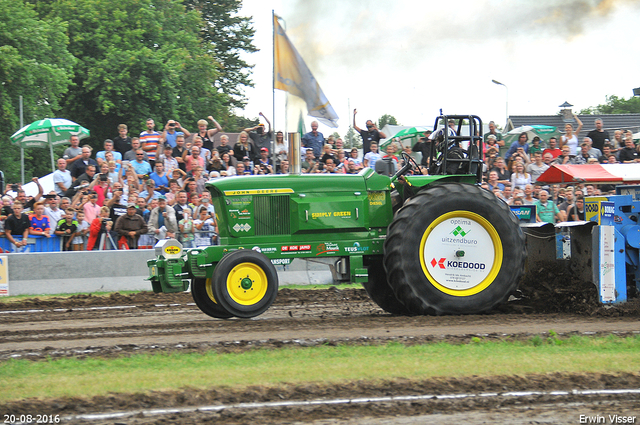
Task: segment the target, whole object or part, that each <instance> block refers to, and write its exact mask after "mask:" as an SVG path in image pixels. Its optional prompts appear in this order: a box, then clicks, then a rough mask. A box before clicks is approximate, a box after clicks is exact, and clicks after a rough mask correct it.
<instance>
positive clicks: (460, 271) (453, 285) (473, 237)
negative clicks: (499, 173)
mask: <svg viewBox="0 0 640 425" xmlns="http://www.w3.org/2000/svg"><path fill="white" fill-rule="evenodd" d="M384 252H385V256H384V266H385V269H386V271H387V279H388V281H389V284H390V285H391V287H392V288H393V292H394V293H395V295H396V297H397V298H398V299H399V300H400V301H401V302H402V304H404V305H405V306H406V307H407V309H408V310H409V311H410V312H411V313H412V314H477V313H483V312H487V311H489V310H491V309H492V308H494V307H495V306H496V305H498V304H500V303H501V302H504V301H506V300H507V298H508V297H509V295H510V294H511V293H513V292H514V291H515V289H516V287H517V285H518V280H519V279H520V276H521V275H522V273H523V271H524V262H525V258H526V248H525V240H524V235H523V233H522V231H521V229H520V227H519V225H518V221H517V219H516V217H515V216H514V215H513V214H512V213H511V211H510V210H509V207H508V206H507V204H505V203H504V202H503V201H501V200H499V199H498V198H496V196H495V195H494V194H493V193H491V192H489V191H486V190H484V189H481V188H480V187H478V186H472V185H467V184H460V183H444V184H439V185H436V186H433V187H430V188H427V189H425V190H423V191H421V192H420V193H418V194H417V195H416V196H415V197H413V198H411V199H410V200H408V201H407V202H406V203H405V205H404V206H403V207H402V208H401V209H400V210H399V211H398V212H397V214H396V216H395V218H394V220H393V222H392V223H391V225H390V226H389V231H388V233H387V238H386V240H385V243H384Z"/></svg>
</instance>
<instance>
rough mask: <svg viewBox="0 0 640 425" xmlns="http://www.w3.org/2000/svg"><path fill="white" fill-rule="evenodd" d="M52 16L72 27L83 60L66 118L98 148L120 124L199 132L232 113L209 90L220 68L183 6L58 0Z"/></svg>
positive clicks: (158, 1)
mask: <svg viewBox="0 0 640 425" xmlns="http://www.w3.org/2000/svg"><path fill="white" fill-rule="evenodd" d="M45 3H46V2H45ZM39 4H40V3H39ZM51 14H52V15H53V16H56V17H59V18H60V19H62V20H64V21H66V22H68V24H69V30H68V34H69V39H70V43H69V50H70V51H71V53H72V54H73V55H74V56H75V57H76V58H78V59H79V61H78V64H77V66H76V68H75V77H74V79H73V83H74V85H75V87H74V89H73V90H71V91H70V92H69V94H68V95H67V96H66V97H65V98H64V102H63V112H64V114H65V115H66V117H67V118H70V119H72V120H74V121H77V122H79V123H80V124H82V125H84V126H85V127H87V128H89V129H90V130H91V133H92V137H95V138H97V139H98V141H95V142H94V145H95V146H96V147H97V146H101V144H102V143H101V141H102V140H103V139H105V138H107V137H114V136H116V134H117V132H116V127H117V125H118V124H120V123H125V124H127V125H128V126H129V128H130V129H131V131H130V134H131V135H137V134H138V132H140V131H141V130H142V129H144V122H145V120H146V119H147V118H153V119H155V120H156V122H157V123H158V124H159V126H160V127H162V126H163V124H164V123H165V122H166V121H167V120H168V119H177V120H179V121H182V123H183V124H184V125H185V127H187V128H188V129H191V130H195V128H194V127H193V126H194V125H195V121H196V120H197V119H199V118H202V117H206V116H207V115H214V116H216V117H218V118H221V121H223V119H222V118H224V117H226V116H227V115H228V100H227V96H225V95H224V94H222V93H220V92H219V91H218V90H217V89H216V87H215V86H214V85H213V84H212V82H213V81H215V79H216V78H217V69H218V64H217V62H216V61H215V59H214V58H213V57H212V55H211V54H209V52H208V51H207V49H205V48H204V47H203V46H202V43H201V40H200V38H199V28H201V26H202V20H201V18H200V16H199V14H198V13H197V12H195V11H186V10H185V7H184V6H183V5H182V3H181V2H180V1H179V0H120V1H117V2H113V1H110V0H58V1H56V2H54V3H53V7H52V9H51Z"/></svg>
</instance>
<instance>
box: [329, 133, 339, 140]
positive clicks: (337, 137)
mask: <svg viewBox="0 0 640 425" xmlns="http://www.w3.org/2000/svg"><path fill="white" fill-rule="evenodd" d="M331 135H332V136H333V139H334V140H338V139H339V138H340V133H338V132H337V131H334V132H333V133H331Z"/></svg>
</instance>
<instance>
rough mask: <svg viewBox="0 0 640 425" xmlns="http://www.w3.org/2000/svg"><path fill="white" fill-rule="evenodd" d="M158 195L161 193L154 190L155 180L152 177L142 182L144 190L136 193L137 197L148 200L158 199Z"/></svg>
mask: <svg viewBox="0 0 640 425" xmlns="http://www.w3.org/2000/svg"><path fill="white" fill-rule="evenodd" d="M160 195H162V193H161V192H159V191H157V190H156V182H155V181H153V180H152V179H147V180H145V183H144V190H143V191H142V192H140V193H139V194H138V197H142V198H144V199H145V200H146V201H147V202H149V200H151V199H158V197H160Z"/></svg>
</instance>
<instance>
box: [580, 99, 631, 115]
mask: <svg viewBox="0 0 640 425" xmlns="http://www.w3.org/2000/svg"><path fill="white" fill-rule="evenodd" d="M606 99H607V101H606V103H605V104H602V105H598V106H591V107H589V108H586V109H583V110H581V111H580V114H581V115H582V114H584V115H590V114H638V113H640V98H638V97H630V98H629V99H625V98H621V97H618V96H616V95H611V96H607V97H606Z"/></svg>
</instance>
